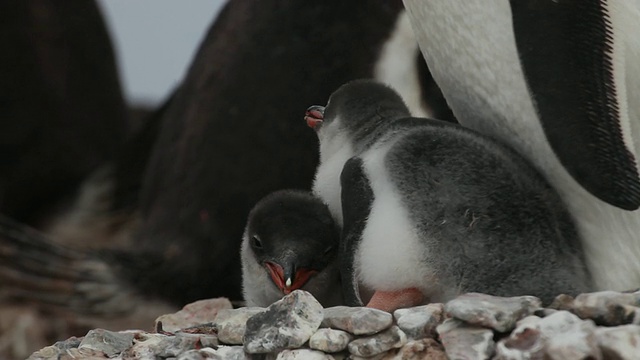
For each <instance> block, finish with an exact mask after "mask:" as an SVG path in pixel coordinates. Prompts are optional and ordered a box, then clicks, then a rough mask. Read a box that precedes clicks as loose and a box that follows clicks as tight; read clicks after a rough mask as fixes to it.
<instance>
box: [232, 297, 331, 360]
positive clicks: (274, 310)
mask: <svg viewBox="0 0 640 360" xmlns="http://www.w3.org/2000/svg"><path fill="white" fill-rule="evenodd" d="M322 317H323V311H322V305H320V303H319V302H318V300H316V299H315V298H314V297H313V296H312V295H311V294H310V293H308V292H306V291H304V290H295V291H293V292H292V293H291V294H289V295H286V296H285V297H283V298H282V299H280V300H278V301H276V302H275V303H273V304H271V305H270V306H269V307H268V308H267V310H266V311H264V312H261V313H258V314H256V315H254V316H252V317H251V318H249V320H248V321H247V329H246V331H245V335H244V350H245V351H246V352H248V353H250V354H264V353H272V352H277V351H281V350H284V349H295V348H298V347H300V346H302V344H304V343H305V342H307V340H309V338H310V337H311V335H313V333H315V332H316V330H318V327H320V323H321V322H322Z"/></svg>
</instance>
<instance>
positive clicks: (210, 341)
mask: <svg viewBox="0 0 640 360" xmlns="http://www.w3.org/2000/svg"><path fill="white" fill-rule="evenodd" d="M174 335H175V336H177V337H182V338H189V340H188V342H194V343H195V344H196V345H195V346H201V347H216V346H218V344H219V342H218V336H216V335H210V334H198V333H183V332H177V333H175V334H174Z"/></svg>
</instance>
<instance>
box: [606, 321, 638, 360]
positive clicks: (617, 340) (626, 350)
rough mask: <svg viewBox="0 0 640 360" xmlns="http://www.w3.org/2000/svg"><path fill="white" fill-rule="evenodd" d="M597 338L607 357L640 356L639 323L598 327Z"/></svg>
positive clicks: (627, 357) (636, 357) (628, 359)
mask: <svg viewBox="0 0 640 360" xmlns="http://www.w3.org/2000/svg"><path fill="white" fill-rule="evenodd" d="M596 338H597V339H598V344H599V345H600V349H601V350H602V355H603V356H604V358H605V359H620V360H632V359H638V358H640V326H639V325H623V326H618V327H615V328H598V329H597V330H596Z"/></svg>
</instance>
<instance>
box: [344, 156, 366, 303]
mask: <svg viewBox="0 0 640 360" xmlns="http://www.w3.org/2000/svg"><path fill="white" fill-rule="evenodd" d="M340 185H341V189H342V190H341V191H342V192H341V201H342V217H343V224H344V225H343V227H342V234H341V236H340V274H341V276H342V289H343V293H344V297H345V302H346V304H347V305H349V306H363V305H364V304H363V302H362V299H361V298H360V290H359V285H358V278H357V274H356V269H355V253H356V251H357V249H358V245H359V243H360V241H361V240H362V232H363V231H364V228H365V226H366V221H367V216H368V215H369V212H370V211H371V205H372V203H373V190H372V189H371V186H370V184H369V180H368V178H367V176H366V175H365V173H364V168H363V162H362V159H360V158H358V157H352V158H351V159H349V160H348V161H347V162H346V163H345V165H344V167H343V168H342V173H341V174H340Z"/></svg>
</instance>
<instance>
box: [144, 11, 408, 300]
mask: <svg viewBox="0 0 640 360" xmlns="http://www.w3.org/2000/svg"><path fill="white" fill-rule="evenodd" d="M401 10H402V4H401V3H400V2H388V1H368V2H361V1H356V0H349V1H344V0H330V1H326V0H323V1H303V2H300V1H275V0H268V1H258V2H256V1H248V0H233V1H229V2H228V3H227V5H226V7H225V8H224V9H223V11H222V13H221V14H220V16H219V18H218V20H217V21H216V23H215V24H214V25H213V27H212V28H211V29H210V30H209V33H208V35H207V37H206V39H205V40H204V42H203V45H202V46H201V48H200V50H199V51H198V53H197V55H196V58H195V61H194V63H193V64H192V66H191V68H190V70H189V72H188V74H187V77H186V79H185V82H184V84H183V85H182V87H181V88H180V90H179V92H178V93H177V94H176V96H175V98H174V100H173V101H172V103H171V105H170V106H169V108H168V109H167V111H166V113H165V116H164V119H163V120H162V121H163V124H162V126H161V129H160V134H159V138H158V140H157V142H156V145H155V148H154V149H153V152H152V156H151V159H150V162H149V165H148V167H147V170H146V175H145V180H144V182H143V193H142V196H141V206H142V217H143V223H142V227H141V230H140V232H139V234H138V243H139V245H140V250H141V251H143V252H149V253H152V254H153V253H155V254H159V256H160V257H161V258H165V259H166V260H167V261H165V262H164V263H165V264H166V265H164V266H162V267H160V268H158V269H155V270H154V271H153V273H152V274H149V277H148V278H146V279H143V281H141V286H143V287H145V288H146V289H147V291H148V292H150V293H158V294H161V295H162V296H164V297H167V298H172V299H174V300H175V301H176V302H180V303H184V302H187V301H191V300H194V299H198V298H203V297H212V296H228V297H231V298H234V299H239V298H240V284H241V281H240V259H239V255H238V254H239V246H240V242H241V238H242V231H243V228H244V222H245V220H246V216H247V214H248V212H249V210H250V209H251V207H252V206H253V205H254V204H255V203H256V202H257V201H258V200H259V199H260V198H262V197H263V196H265V195H266V194H268V193H270V192H272V191H275V190H277V189H282V188H303V189H304V188H309V187H310V185H311V181H312V179H313V174H314V169H315V167H316V164H317V153H318V151H317V148H316V146H317V145H316V140H315V139H314V137H313V134H312V133H309V132H308V129H307V128H306V127H305V126H300V124H299V122H298V119H299V116H300V112H301V109H302V110H304V109H305V108H306V107H307V106H308V104H313V103H317V102H320V101H323V99H326V98H327V97H328V96H329V94H330V93H331V91H332V90H333V89H334V88H336V87H338V86H339V85H341V84H342V83H344V82H346V81H349V80H351V79H354V78H362V77H365V78H366V77H374V76H376V74H379V73H380V71H379V65H378V64H379V63H380V59H381V58H382V57H385V56H387V55H388V54H389V52H388V51H386V52H385V49H386V48H385V43H386V42H387V41H388V40H389V39H390V38H393V36H394V34H395V33H396V32H397V31H396V30H397V23H398V16H399V15H400V13H401ZM405 21H406V20H405ZM414 44H415V42H414ZM417 51H418V50H417V45H414V48H413V50H412V52H411V56H410V58H411V60H410V61H411V63H412V64H413V65H412V66H414V67H415V59H416V58H417V57H416V55H417ZM389 78H393V76H392V75H390V76H389ZM415 88H416V91H419V88H420V86H419V83H418V82H416V87H415ZM418 103H420V102H418ZM167 249H169V250H167ZM154 283H162V284H163V286H162V287H158V286H154V285H153V284H154Z"/></svg>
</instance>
